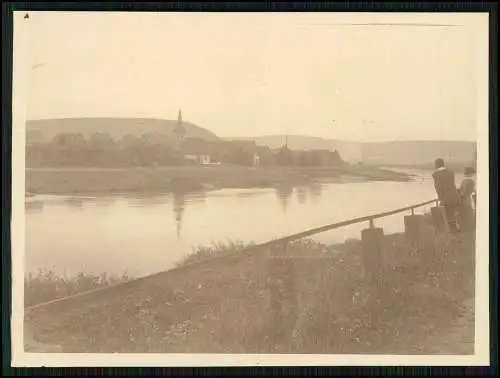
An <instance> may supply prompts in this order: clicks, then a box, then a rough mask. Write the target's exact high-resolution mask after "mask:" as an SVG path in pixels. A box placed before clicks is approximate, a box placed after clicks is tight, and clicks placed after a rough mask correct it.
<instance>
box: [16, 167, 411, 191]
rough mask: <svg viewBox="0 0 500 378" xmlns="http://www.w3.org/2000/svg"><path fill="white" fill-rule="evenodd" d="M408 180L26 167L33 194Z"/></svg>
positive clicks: (324, 173)
mask: <svg viewBox="0 0 500 378" xmlns="http://www.w3.org/2000/svg"><path fill="white" fill-rule="evenodd" d="M346 179H348V180H354V179H356V180H407V179H408V177H407V176H406V175H405V174H403V173H397V172H393V171H389V170H383V169H378V168H367V167H346V168H317V169H299V168H285V169H282V168H249V167H232V166H220V167H213V166H211V167H208V166H207V167H199V166H198V167H182V168H128V169H99V168H95V169H92V168H88V169H86V168H53V169H51V168H39V169H29V170H26V191H27V192H28V193H32V194H106V193H114V194H118V193H147V194H148V193H151V194H153V193H160V192H172V191H183V192H188V191H200V190H211V189H220V188H252V187H274V186H277V185H283V184H287V185H294V184H304V183H309V182H312V181H318V180H336V181H339V180H346Z"/></svg>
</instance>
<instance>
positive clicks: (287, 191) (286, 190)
mask: <svg viewBox="0 0 500 378" xmlns="http://www.w3.org/2000/svg"><path fill="white" fill-rule="evenodd" d="M292 193H293V186H292V185H288V184H282V185H280V186H278V187H277V188H276V196H277V197H278V200H279V201H280V203H281V207H282V208H283V212H285V213H286V209H287V207H288V203H289V201H290V197H291V195H292Z"/></svg>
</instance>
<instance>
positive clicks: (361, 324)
mask: <svg viewBox="0 0 500 378" xmlns="http://www.w3.org/2000/svg"><path fill="white" fill-rule="evenodd" d="M384 243H385V245H384V272H383V276H382V277H383V280H382V282H381V285H380V290H379V291H377V290H375V288H374V287H373V286H372V285H370V284H369V283H367V282H366V281H365V279H364V278H363V277H364V276H363V264H362V258H361V255H360V244H359V242H352V243H347V244H343V245H336V246H325V245H321V244H318V243H315V242H312V241H310V240H303V241H300V242H296V243H293V244H291V245H290V246H289V248H288V249H287V254H288V257H291V259H290V260H288V261H290V262H291V263H290V264H291V265H290V266H289V268H290V267H291V269H289V270H288V271H287V270H286V269H285V270H282V273H281V274H278V273H276V271H275V270H274V269H275V268H276V266H275V265H273V264H272V263H270V262H271V261H275V260H273V259H270V258H269V257H270V256H269V253H270V251H263V250H258V251H255V252H252V253H251V254H245V255H239V257H236V258H228V259H222V260H212V261H207V262H205V263H203V264H199V265H187V266H185V267H184V268H181V269H178V270H173V271H170V272H168V273H164V274H160V275H157V276H154V277H151V278H148V279H147V280H144V281H142V283H138V284H137V285H135V286H130V287H129V288H128V289H123V291H114V293H113V294H112V295H111V294H109V295H107V296H104V297H100V299H95V301H94V302H93V303H92V306H90V305H89V304H88V303H84V304H82V306H81V307H75V308H70V309H67V310H62V309H61V308H57V309H53V310H50V309H47V310H45V311H42V312H41V313H39V314H38V315H36V314H32V315H31V316H33V317H35V319H34V320H33V318H31V320H30V316H28V320H27V321H28V322H30V321H32V322H35V323H38V326H39V327H41V326H40V324H44V326H43V327H41V329H43V332H39V333H38V339H39V341H40V342H43V343H48V344H59V345H61V346H62V347H63V349H64V351H65V352H107V353H110V352H131V353H138V352H178V353H196V352H200V353H381V354H392V353H403V354H422V353H424V354H425V353H450V354H453V353H459V352H457V349H456V347H457V346H456V345H454V344H453V343H451V345H445V346H442V345H441V344H439V343H438V341H443V340H442V339H443V337H444V336H442V335H441V334H440V333H439V332H440V331H441V330H442V329H445V328H446V327H448V326H450V324H452V323H453V322H454V321H455V319H460V318H461V314H462V310H463V309H462V308H461V304H462V303H463V302H464V300H467V299H470V298H473V297H474V243H473V238H472V237H471V236H470V235H460V236H457V237H451V236H449V235H440V234H435V233H434V230H433V228H432V227H430V226H426V227H425V229H424V234H423V237H422V238H421V241H420V242H419V243H417V244H415V245H413V244H409V243H408V242H407V241H406V239H405V238H404V235H401V234H396V235H389V236H386V237H385V242H384ZM231 250H233V251H235V252H240V251H241V250H242V245H241V244H238V243H237V244H235V245H232V246H229V247H221V246H215V247H214V248H201V249H199V250H198V251H197V252H195V254H194V255H193V256H191V257H190V258H189V260H188V261H186V263H187V262H193V261H195V260H197V259H205V258H206V257H207V256H213V255H215V254H217V253H227V252H228V251H231ZM234 256H237V255H234ZM273 266H274V267H273ZM270 269H273V270H272V271H270ZM278 269H279V268H278ZM278 279H292V281H291V282H295V286H293V288H292V289H291V296H289V297H287V296H286V295H283V296H279V295H276V294H272V291H270V289H269V288H270V286H269V285H270V281H271V283H272V282H274V284H278V283H277V282H276V280H278ZM28 287H29V285H28ZM289 289H290V287H289ZM115 290H117V289H115ZM27 291H29V289H27ZM278 298H280V299H278ZM276 302H279V303H278V304H279V305H281V306H282V308H283V311H284V312H283V313H281V314H280V315H279V316H278V317H277V316H275V315H276V312H275V308H276V307H275V306H276ZM51 311H52V312H51ZM471 324H473V323H471V321H470V320H469V321H468V323H467V329H468V330H469V331H470V329H473V326H471ZM433 335H434V337H435V338H436V339H435V341H432V336H433ZM468 337H469V338H470V337H472V340H473V334H472V336H471V335H468ZM444 338H445V337H444ZM439 339H441V340H439ZM429 340H431V341H429ZM436 340H437V341H436ZM469 341H470V340H469ZM455 344H456V343H455ZM462 344H463V343H462ZM472 344H473V341H472ZM472 344H471V343H470V342H469V343H465V345H466V347H465V349H464V351H462V353H473V351H472V349H471V348H472ZM454 348H455V349H454Z"/></svg>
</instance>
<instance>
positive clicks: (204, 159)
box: [184, 153, 212, 165]
mask: <svg viewBox="0 0 500 378" xmlns="http://www.w3.org/2000/svg"><path fill="white" fill-rule="evenodd" d="M184 159H186V160H187V161H188V162H190V163H192V164H201V165H207V164H210V163H211V162H212V161H211V159H210V155H209V154H204V153H201V154H199V153H189V154H184Z"/></svg>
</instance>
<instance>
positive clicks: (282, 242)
mask: <svg viewBox="0 0 500 378" xmlns="http://www.w3.org/2000/svg"><path fill="white" fill-rule="evenodd" d="M433 203H435V204H436V207H438V206H439V203H438V200H437V199H432V200H428V201H425V202H420V203H417V204H414V205H411V206H406V207H402V208H398V209H395V210H390V211H385V212H382V213H377V214H373V215H367V216H363V217H358V218H353V219H349V220H345V221H341V222H337V223H333V224H329V225H326V226H322V227H317V228H313V229H310V230H306V231H303V232H299V233H296V234H293V235H289V236H285V237H281V238H277V239H273V240H271V241H268V242H265V243H262V244H257V245H252V246H249V247H247V248H245V249H243V250H242V251H241V252H239V253H234V252H227V253H224V254H220V255H217V256H213V257H208V258H206V259H200V260H197V261H194V262H192V263H190V264H186V265H183V266H180V267H177V268H174V269H171V270H169V271H167V272H165V271H164V272H160V273H156V274H153V275H149V276H145V277H140V278H137V279H134V280H130V281H127V282H123V283H118V284H115V285H111V286H106V287H103V288H98V289H94V290H89V291H85V292H82V293H79V294H75V295H71V296H67V297H63V298H60V299H56V300H52V301H49V302H44V303H40V304H37V305H33V306H30V307H26V308H25V313H30V312H31V311H34V310H36V309H40V308H44V307H47V306H50V305H53V304H56V303H62V302H68V301H71V300H73V299H77V298H81V297H83V296H89V295H91V294H97V293H104V292H109V291H111V290H114V289H119V288H125V287H131V286H134V285H136V284H139V283H141V282H143V281H145V280H148V279H151V278H152V277H156V276H158V275H161V274H165V273H168V272H174V271H175V272H178V271H180V270H184V269H189V268H191V267H194V266H197V265H200V264H204V263H207V262H209V261H216V260H220V259H223V258H227V257H233V258H238V257H241V256H242V255H243V254H247V253H252V252H255V251H256V250H259V249H265V248H272V247H279V248H280V249H286V246H287V244H288V243H292V242H294V241H297V240H299V239H303V238H306V237H308V236H313V235H317V234H320V233H323V232H326V231H331V230H334V229H338V228H342V227H346V226H350V225H353V224H358V223H363V222H369V229H371V230H375V228H374V221H375V220H376V219H380V218H384V217H388V216H391V215H395V214H398V213H404V212H407V211H409V212H410V214H411V215H412V216H414V215H415V209H416V208H419V207H423V206H426V205H430V204H433ZM405 227H406V223H405Z"/></svg>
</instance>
